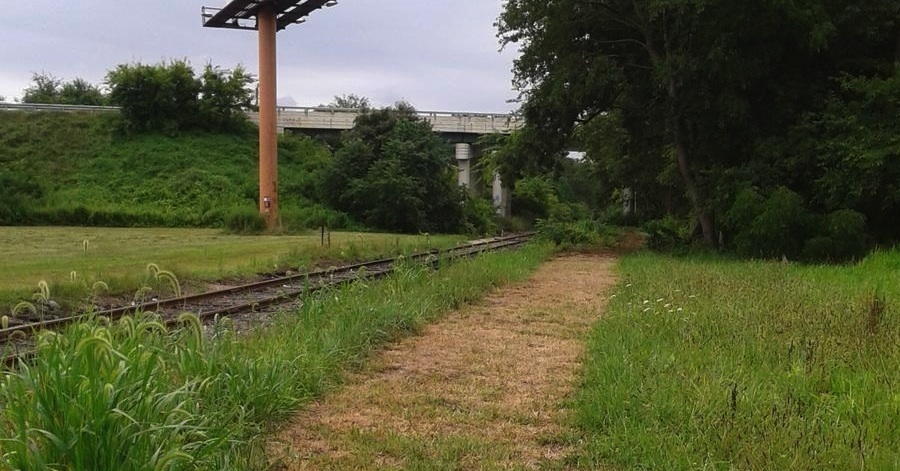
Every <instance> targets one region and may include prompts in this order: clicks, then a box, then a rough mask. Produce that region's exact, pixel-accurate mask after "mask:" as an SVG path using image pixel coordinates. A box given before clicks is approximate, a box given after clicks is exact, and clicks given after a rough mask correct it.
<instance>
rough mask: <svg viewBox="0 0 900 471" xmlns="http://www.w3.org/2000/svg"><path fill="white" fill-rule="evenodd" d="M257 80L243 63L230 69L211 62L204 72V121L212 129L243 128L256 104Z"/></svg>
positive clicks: (200, 107) (202, 116)
mask: <svg viewBox="0 0 900 471" xmlns="http://www.w3.org/2000/svg"><path fill="white" fill-rule="evenodd" d="M254 80H255V79H254V77H253V75H251V74H249V73H247V71H246V70H245V69H244V67H243V66H240V65H238V66H237V67H235V68H234V69H233V70H230V71H229V70H224V69H221V68H219V67H215V66H213V65H212V64H207V65H206V67H205V68H204V69H203V74H202V75H201V76H200V98H199V103H198V106H199V115H200V122H201V123H205V126H206V127H208V128H209V129H210V130H222V131H227V130H232V129H236V128H239V127H240V126H241V125H242V124H244V123H245V122H246V121H247V118H246V115H245V114H244V113H245V111H246V110H248V109H251V108H252V106H253V90H252V88H251V85H252V84H253V82H254Z"/></svg>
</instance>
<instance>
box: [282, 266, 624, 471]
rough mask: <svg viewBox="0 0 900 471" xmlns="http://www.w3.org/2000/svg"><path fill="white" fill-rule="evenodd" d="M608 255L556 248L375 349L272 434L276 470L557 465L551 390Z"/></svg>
mask: <svg viewBox="0 0 900 471" xmlns="http://www.w3.org/2000/svg"><path fill="white" fill-rule="evenodd" d="M613 263H614V259H613V258H612V257H611V256H603V255H571V256H564V257H559V258H556V259H554V260H552V261H550V262H548V263H546V264H544V265H543V266H542V267H541V268H540V269H538V271H537V272H536V273H535V274H534V275H533V276H532V277H531V279H529V280H528V281H525V282H522V283H519V284H516V285H513V286H509V287H506V288H502V289H500V290H498V291H496V292H494V293H492V294H490V295H489V296H488V297H487V298H486V299H485V300H484V301H483V302H481V303H480V304H478V305H475V306H469V307H466V308H463V309H461V310H460V311H457V312H454V313H451V314H448V315H447V316H446V317H445V318H444V319H443V320H442V321H440V322H438V323H436V324H434V325H431V326H429V327H428V328H426V329H425V330H424V332H423V333H422V335H420V336H417V337H411V338H408V339H405V340H403V341H401V342H400V343H398V344H397V345H395V346H393V347H392V348H390V349H388V350H387V351H385V352H383V353H382V354H379V355H378V356H377V357H376V358H374V359H373V360H372V361H371V363H370V365H369V366H368V367H367V368H366V369H365V370H364V371H361V372H359V373H356V374H354V375H353V376H352V377H351V378H350V379H349V381H348V383H347V384H346V385H345V386H344V387H343V388H341V389H340V390H339V391H336V392H334V393H333V394H331V395H329V396H328V397H326V398H324V399H323V400H322V401H321V402H318V403H315V404H311V405H310V406H309V407H308V408H307V409H306V410H305V411H304V412H302V413H300V414H298V415H297V417H296V418H295V420H294V421H293V422H292V425H291V426H290V427H288V428H287V429H285V430H284V431H283V433H281V435H280V437H279V441H278V443H277V444H276V445H274V446H273V451H274V452H275V453H281V454H283V458H282V462H283V464H284V465H283V468H282V469H285V470H325V469H542V468H554V469H557V468H560V467H562V466H561V464H560V463H559V460H560V459H561V458H563V457H564V456H565V454H566V452H567V451H568V450H567V449H566V448H565V445H564V443H565V440H564V437H565V433H566V430H565V429H564V428H563V427H564V425H563V420H564V418H565V410H564V409H563V405H562V401H563V400H564V399H565V396H566V394H567V393H569V392H570V391H571V389H572V387H573V386H574V382H575V381H576V379H577V374H578V369H579V366H580V361H581V356H582V351H583V347H582V345H583V339H584V337H585V335H586V334H587V333H588V330H589V328H590V326H591V325H593V323H594V322H596V320H597V319H598V318H599V316H600V315H601V313H602V310H603V307H604V304H605V301H604V300H605V295H606V293H607V291H608V289H609V288H610V287H611V286H612V285H613V284H614V283H615V278H614V275H613V273H612V270H611V268H612V265H613Z"/></svg>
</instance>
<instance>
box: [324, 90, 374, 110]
mask: <svg viewBox="0 0 900 471" xmlns="http://www.w3.org/2000/svg"><path fill="white" fill-rule="evenodd" d="M325 107H327V108H341V109H346V110H360V111H368V110H370V109H372V104H371V103H370V102H369V99H368V98H366V97H364V96H359V95H356V94H353V93H351V94H349V95H335V96H334V100H331V103H329V104H327V105H325Z"/></svg>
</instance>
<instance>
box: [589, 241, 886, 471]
mask: <svg viewBox="0 0 900 471" xmlns="http://www.w3.org/2000/svg"><path fill="white" fill-rule="evenodd" d="M897 263H900V252H897V251H893V252H887V253H876V254H873V255H871V256H870V257H868V258H867V259H865V260H863V261H862V262H861V263H860V264H858V265H855V266H846V267H833V266H820V267H810V266H798V265H793V264H782V263H774V262H773V263H769V262H736V261H728V260H723V259H719V258H716V257H711V256H702V257H694V258H674V257H667V256H661V255H654V254H640V255H633V256H629V257H627V258H625V259H624V260H623V261H622V263H621V272H622V274H623V277H622V278H623V284H622V286H621V288H620V289H619V290H618V292H617V293H616V294H615V295H614V296H611V298H610V300H609V307H608V312H607V315H606V316H605V317H604V319H603V320H602V321H601V322H600V323H599V324H598V326H597V328H596V329H595V331H594V333H593V335H592V338H591V340H590V347H589V348H590V354H589V357H588V360H587V362H586V366H585V373H584V380H583V384H582V386H581V389H580V393H579V394H578V397H577V400H576V402H575V403H576V415H577V423H578V425H579V427H580V428H581V430H582V433H583V436H582V443H583V445H582V447H581V450H580V451H579V453H578V454H577V456H575V457H573V458H572V459H573V461H577V462H579V463H581V464H582V468H586V469H593V468H595V467H601V466H606V465H609V464H612V465H615V466H617V467H620V468H621V469H669V470H682V469H685V470H687V469H745V470H766V469H817V470H843V469H878V470H880V469H884V470H888V469H896V468H897V465H898V463H900V451H898V450H900V434H898V433H897V424H898V423H900V401H898V396H897V394H896V391H898V390H900V376H898V375H897V374H896V372H897V371H898V369H900V316H897V315H896V312H895V311H894V310H892V309H891V308H890V307H891V306H893V305H894V304H895V303H897V302H898V300H900V285H897V286H887V285H885V284H884V280H887V279H890V277H891V276H893V275H892V273H894V272H893V271H892V270H895V268H894V267H896V266H897ZM871 286H878V287H879V291H878V292H877V293H876V294H872V291H871Z"/></svg>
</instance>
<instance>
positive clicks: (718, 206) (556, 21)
mask: <svg viewBox="0 0 900 471" xmlns="http://www.w3.org/2000/svg"><path fill="white" fill-rule="evenodd" d="M498 27H499V35H500V38H501V41H502V42H503V43H504V44H512V43H516V44H518V46H519V48H520V50H521V56H520V57H519V58H518V59H517V60H516V62H515V67H514V69H515V70H514V72H515V84H516V86H517V88H518V89H519V90H520V92H521V100H522V105H521V113H522V114H523V115H524V117H525V119H526V123H527V124H526V127H525V129H524V130H523V131H522V132H521V134H520V135H518V136H516V137H515V138H514V139H512V140H511V144H510V149H509V150H507V151H506V152H504V153H503V154H504V155H505V157H506V158H505V159H503V161H502V162H501V164H500V166H501V168H502V170H503V171H504V172H505V173H506V174H508V175H509V176H510V177H513V176H519V177H521V176H525V175H530V174H535V173H541V172H550V173H553V172H558V170H559V166H560V165H561V162H562V161H563V160H564V159H562V158H561V157H560V155H561V154H560V151H561V150H563V149H566V148H567V146H571V143H573V142H574V143H577V145H578V146H580V147H581V148H582V149H583V150H585V151H587V153H586V161H587V163H588V164H589V166H590V168H591V173H592V175H593V177H594V179H595V183H596V185H597V186H598V187H599V191H600V192H601V193H602V195H603V197H604V198H606V199H610V198H612V197H614V196H615V195H617V194H621V192H622V189H623V188H628V189H629V190H630V191H634V193H635V194H636V195H638V198H639V200H638V201H639V204H638V210H639V213H640V216H641V217H642V218H643V219H644V220H657V221H656V223H654V224H651V228H653V229H654V230H657V231H656V232H658V233H660V234H662V233H669V234H676V235H679V236H680V237H683V238H685V239H688V240H691V239H696V240H700V241H702V243H703V244H705V245H707V246H710V247H725V248H728V249H731V250H735V251H737V252H740V253H743V254H746V255H751V256H782V255H784V256H787V257H789V258H802V257H808V258H819V259H820V258H823V257H824V258H835V259H839V258H846V257H848V256H855V255H858V254H859V253H860V252H861V251H863V250H865V247H867V246H870V245H871V244H872V243H875V242H889V241H896V240H898V239H900V225H897V224H896V222H895V221H894V220H895V218H896V216H897V215H898V214H900V139H898V138H897V136H900V3H898V2H896V1H894V0H872V1H867V2H851V1H848V0H799V1H793V2H781V1H775V0H762V1H753V2H734V1H731V0H579V1H569V2H561V1H550V2H548V1H541V0H510V1H509V2H507V3H506V4H505V6H504V9H503V12H502V14H501V16H500V18H499V21H498ZM679 221H684V223H679ZM651 235H652V234H651Z"/></svg>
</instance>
